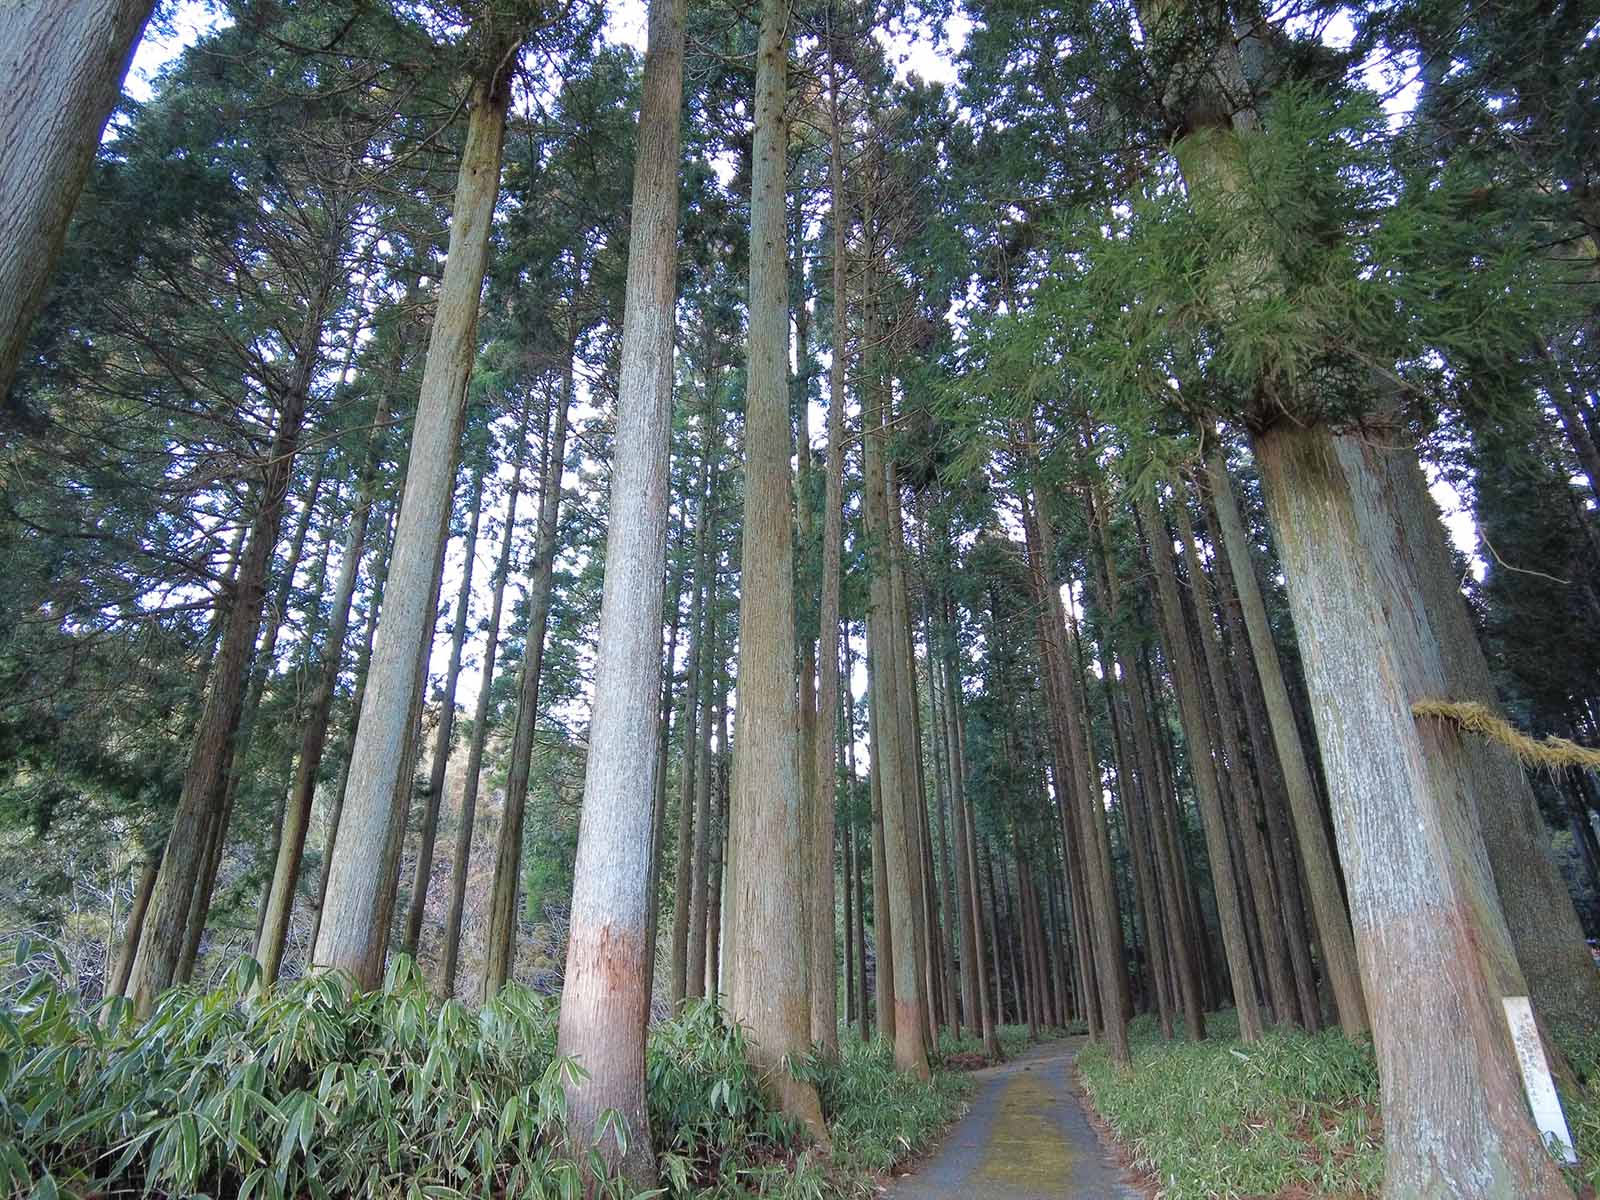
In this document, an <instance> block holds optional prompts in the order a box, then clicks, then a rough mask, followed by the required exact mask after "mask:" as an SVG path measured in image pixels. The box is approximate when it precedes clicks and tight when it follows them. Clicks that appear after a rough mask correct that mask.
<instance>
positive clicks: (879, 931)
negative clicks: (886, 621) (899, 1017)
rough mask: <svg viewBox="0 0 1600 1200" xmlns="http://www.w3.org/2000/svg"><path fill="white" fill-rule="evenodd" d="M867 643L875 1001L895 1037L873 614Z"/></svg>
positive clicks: (882, 1027)
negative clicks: (874, 678) (872, 632)
mask: <svg viewBox="0 0 1600 1200" xmlns="http://www.w3.org/2000/svg"><path fill="white" fill-rule="evenodd" d="M867 625H868V628H869V633H868V635H867V637H868V643H867V663H868V665H867V713H868V726H867V734H868V737H869V739H870V741H871V745H872V763H871V768H870V769H871V776H870V777H869V779H868V784H869V787H870V790H871V793H872V940H873V948H874V951H875V953H876V958H875V960H874V963H873V975H872V984H873V989H872V990H873V997H872V998H873V1004H874V1006H875V1007H876V1009H877V1017H878V1019H877V1022H876V1025H877V1031H878V1036H879V1037H880V1038H884V1039H886V1040H888V1041H891V1042H892V1041H894V936H893V934H892V933H891V932H890V929H889V863H888V858H887V856H886V855H885V853H884V844H883V842H884V838H883V771H882V768H881V767H880V765H879V761H880V757H881V755H882V754H883V750H882V749H881V745H882V744H881V743H880V742H879V741H878V738H879V737H880V736H883V735H881V734H880V733H879V729H880V725H879V720H878V701H877V697H876V694H875V692H874V691H873V673H872V666H871V662H872V653H871V650H872V646H871V633H870V628H871V618H870V617H869V618H868V620H867Z"/></svg>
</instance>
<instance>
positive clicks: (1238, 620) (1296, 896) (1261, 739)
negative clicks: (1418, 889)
mask: <svg viewBox="0 0 1600 1200" xmlns="http://www.w3.org/2000/svg"><path fill="white" fill-rule="evenodd" d="M1201 501H1202V503H1203V505H1204V506H1205V515H1206V523H1207V525H1208V526H1209V527H1210V530H1211V539H1212V542H1213V546H1212V563H1213V566H1214V569H1215V570H1216V574H1217V591H1218V604H1217V608H1218V610H1219V611H1220V612H1221V613H1222V618H1223V623H1224V627H1223V632H1224V633H1225V634H1226V641H1228V642H1231V644H1232V653H1231V654H1230V655H1228V657H1229V658H1230V660H1231V661H1232V664H1233V674H1234V679H1235V681H1236V682H1237V683H1238V685H1239V695H1240V697H1241V698H1242V700H1243V703H1244V709H1245V711H1244V717H1243V721H1242V724H1243V725H1244V727H1245V728H1246V729H1247V730H1248V731H1249V737H1250V756H1251V759H1252V760H1253V761H1254V763H1255V765H1256V777H1257V780H1258V782H1259V784H1260V788H1261V799H1262V804H1263V807H1264V809H1265V815H1266V819H1267V828H1268V830H1269V831H1270V838H1269V841H1268V846H1269V848H1270V849H1271V850H1272V851H1273V854H1274V856H1275V858H1276V859H1277V864H1276V865H1277V880H1278V902H1279V904H1280V905H1281V907H1282V910H1283V918H1284V925H1285V928H1286V931H1287V933H1288V945H1289V957H1290V961H1291V962H1292V964H1293V966H1294V979H1295V990H1296V992H1298V994H1299V998H1300V1014H1301V1022H1302V1023H1303V1024H1304V1025H1305V1027H1306V1028H1307V1029H1308V1030H1310V1031H1311V1032H1313V1033H1315V1032H1316V1031H1317V1030H1318V1029H1320V1028H1321V1027H1322V1011H1321V1008H1322V1006H1321V1002H1320V1000H1319V998H1318V996H1317V983H1316V975H1315V972H1314V970H1313V967H1312V964H1311V936H1310V929H1309V928H1308V926H1307V921H1306V913H1305V905H1304V903H1303V901H1302V891H1301V887H1300V870H1299V866H1298V860H1299V857H1300V856H1299V855H1297V854H1296V853H1295V845H1294V835H1293V831H1292V830H1291V829H1290V827H1289V815H1288V810H1289V802H1288V788H1287V785H1286V783H1285V780H1284V774H1283V769H1282V765H1281V764H1280V762H1279V760H1278V754H1277V750H1276V748H1275V747H1274V746H1273V745H1272V742H1271V718H1270V717H1269V716H1268V715H1267V704H1266V697H1265V696H1264V694H1263V693H1262V690H1261V684H1260V679H1259V676H1258V674H1257V671H1256V668H1255V665H1254V656H1253V655H1252V654H1251V653H1250V638H1249V635H1248V633H1247V632H1246V630H1245V628H1244V618H1243V612H1242V607H1243V606H1242V604H1241V602H1240V599H1239V585H1238V580H1237V579H1236V578H1235V577H1234V571H1233V564H1232V561H1231V560H1230V558H1229V555H1228V552H1227V550H1226V548H1225V547H1224V546H1222V545H1220V544H1216V542H1217V538H1218V536H1219V535H1218V533H1217V526H1218V525H1219V524H1221V521H1220V519H1219V518H1218V516H1217V509H1216V506H1215V504H1213V503H1212V501H1211V497H1210V494H1209V493H1207V492H1203V491H1202V493H1201ZM1245 565H1246V566H1249V562H1248V561H1247V562H1246V564H1245ZM1346 926H1347V928H1348V922H1346Z"/></svg>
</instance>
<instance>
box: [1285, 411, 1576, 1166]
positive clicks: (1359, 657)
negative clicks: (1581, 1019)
mask: <svg viewBox="0 0 1600 1200" xmlns="http://www.w3.org/2000/svg"><path fill="white" fill-rule="evenodd" d="M1255 450H1256V458H1257V462H1258V463H1259V464H1260V468H1261V475H1262V481H1263V485H1264V488H1265V491H1266V497H1267V511H1268V515H1269V517H1270V519H1271V521H1272V526H1273V533H1274V537H1275V540H1276V542H1277V545H1278V548H1279V552H1280V554H1281V555H1282V560H1283V567H1284V576H1285V578H1286V579H1287V581H1288V585H1289V601H1290V607H1291V611H1292V612H1293V615H1294V619H1295V625H1296V627H1297V628H1298V629H1299V630H1300V632H1301V634H1302V652H1303V654H1304V662H1305V666H1306V673H1307V682H1308V683H1309V685H1310V690H1311V696H1312V704H1313V707H1314V711H1315V715H1316V720H1317V730H1318V734H1319V737H1320V738H1321V742H1322V747H1323V753H1324V756H1325V758H1326V759H1327V761H1328V762H1329V766H1330V771H1329V775H1328V783H1329V788H1330V791H1331V793H1332V798H1333V802H1334V813H1335V821H1336V828H1337V831H1338V838H1339V850H1340V857H1341V859H1342V860H1343V862H1344V867H1345V878H1346V880H1347V882H1348V884H1349V889H1350V909H1351V918H1352V924H1353V927H1354V932H1355V939H1356V948H1357V951H1358V953H1359V954H1360V957H1361V964H1362V977H1363V979H1365V980H1366V981H1368V984H1369V988H1368V992H1367V1001H1368V1004H1369V1011H1370V1013H1371V1017H1372V1029H1373V1038H1374V1042H1375V1046H1376V1050H1377V1057H1378V1067H1379V1078H1380V1083H1381V1099H1382V1105H1383V1113H1384V1157H1385V1175H1384V1195H1385V1196H1389V1197H1396V1198H1398V1197H1401V1196H1404V1197H1407V1198H1411V1197H1424V1198H1426V1197H1436V1196H1437V1197H1446V1196H1449V1197H1455V1196H1467V1195H1472V1196H1519V1197H1522V1196H1527V1197H1534V1196H1539V1197H1543V1196H1550V1197H1566V1196H1570V1195H1571V1191H1570V1190H1569V1189H1568V1187H1567V1186H1566V1184H1565V1183H1564V1182H1563V1181H1562V1179H1561V1174H1560V1172H1559V1170H1558V1169H1557V1168H1556V1166H1555V1164H1554V1162H1553V1161H1552V1160H1551V1158H1550V1156H1549V1154H1548V1153H1547V1152H1546V1150H1545V1149H1544V1146H1543V1143H1542V1140H1541V1138H1540V1136H1539V1133H1538V1131H1537V1130H1536V1129H1535V1128H1534V1125H1533V1123H1532V1121H1531V1119H1530V1118H1529V1116H1528V1112H1527V1109H1526V1107H1525V1103H1524V1100H1523V1096H1522V1083H1521V1077H1520V1074H1519V1069H1518V1066H1517V1060H1516V1055H1515V1051H1514V1048H1513V1046H1512V1042H1511V1037H1510V1034H1509V1032H1508V1030H1507V1027H1506V1020H1505V1015H1504V1013H1503V1011H1502V1009H1501V1004H1500V998H1501V996H1502V995H1503V994H1506V993H1507V991H1508V990H1509V989H1510V988H1512V987H1519V985H1520V972H1519V971H1518V969H1517V964H1516V956H1515V953H1514V951H1513V949H1512V945H1511V938H1510V933H1509V931H1508V930H1507V928H1506V924H1505V919H1504V917H1503V915H1502V913H1501V910H1500V905H1499V900H1498V897H1497V895H1496V892H1495V887H1494V879H1493V876H1492V874H1491V872H1490V868H1489V863H1488V857H1487V855H1486V854H1485V852H1484V848H1483V844H1482V841H1481V839H1480V838H1479V835H1478V830H1477V824H1476V814H1475V813H1474V812H1473V798H1474V787H1475V785H1474V782H1473V781H1472V779H1471V777H1470V775H1469V772H1470V771H1472V770H1473V769H1474V768H1476V767H1479V766H1481V765H1482V758H1483V755H1482V754H1479V753H1476V752H1475V751H1474V748H1473V747H1471V746H1469V745H1467V744H1465V743H1463V742H1462V740H1461V738H1460V737H1459V736H1458V735H1457V733H1456V731H1455V730H1453V729H1451V728H1449V727H1446V726H1444V725H1442V724H1441V723H1438V722H1435V721H1427V720H1423V721H1419V720H1417V719H1416V718H1414V717H1413V716H1412V714H1411V704H1412V703H1413V701H1414V700H1416V699H1420V698H1422V697H1423V696H1424V695H1426V694H1429V692H1430V689H1431V688H1435V687H1438V686H1440V685H1441V684H1444V683H1446V682H1447V678H1441V676H1442V675H1444V672H1443V671H1442V670H1441V667H1440V663H1439V661H1438V656H1439V653H1440V647H1439V645H1438V643H1437V642H1435V641H1434V638H1435V636H1436V635H1435V626H1434V620H1435V619H1436V617H1435V615H1434V614H1433V613H1431V612H1429V611H1428V607H1429V603H1428V602H1429V597H1428V594H1427V590H1426V588H1425V587H1421V586H1418V581H1417V580H1416V574H1417V565H1416V562H1415V558H1416V556H1417V555H1418V554H1419V552H1421V553H1423V554H1424V555H1425V554H1426V552H1427V547H1425V546H1420V547H1419V546H1418V545H1417V544H1416V543H1415V542H1414V541H1413V540H1412V537H1411V536H1410V534H1411V532H1412V531H1410V530H1408V529H1407V518H1406V517H1405V516H1404V515H1402V513H1401V511H1400V507H1399V506H1400V505H1401V504H1403V503H1406V502H1410V501H1412V499H1413V497H1412V496H1410V495H1408V494H1406V493H1405V492H1403V491H1402V492H1398V493H1397V492H1396V491H1395V490H1394V487H1393V481H1392V479H1391V478H1390V477H1389V467H1388V465H1387V464H1385V463H1384V462H1383V461H1382V459H1383V456H1384V455H1385V454H1386V453H1390V452H1386V451H1384V450H1381V449H1379V448H1378V447H1377V446H1376V445H1375V444H1364V443H1362V442H1360V441H1358V440H1357V439H1356V438H1354V437H1351V436H1346V437H1336V436H1334V435H1332V434H1330V433H1329V432H1328V431H1327V430H1325V429H1321V428H1316V427H1304V426H1291V425H1289V424H1288V423H1283V424H1280V425H1278V426H1275V427H1272V428H1270V429H1267V430H1265V431H1263V432H1261V433H1258V434H1257V435H1256V437H1255ZM1399 453H1402V454H1403V453H1405V452H1403V451H1402V452H1399ZM1409 470H1411V471H1415V470H1416V467H1415V464H1414V463H1412V464H1410V465H1409ZM1427 515H1428V518H1429V519H1430V520H1432V514H1427ZM1474 760H1478V761H1474ZM1399 964H1403V966H1404V971H1403V973H1400V972H1398V971H1397V965H1399ZM1519 992H1520V989H1519Z"/></svg>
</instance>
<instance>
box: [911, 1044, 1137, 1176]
mask: <svg viewBox="0 0 1600 1200" xmlns="http://www.w3.org/2000/svg"><path fill="white" fill-rule="evenodd" d="M1082 1044H1083V1039H1082V1038H1073V1039H1071V1040H1070V1041H1064V1042H1047V1043H1045V1044H1044V1045H1042V1046H1030V1047H1029V1048H1028V1050H1027V1051H1026V1052H1025V1053H1024V1054H1023V1055H1022V1056H1021V1057H1019V1058H1016V1059H1014V1060H1012V1061H1011V1062H1008V1063H1005V1064H1003V1065H1001V1066H998V1067H990V1068H988V1069H987V1070H983V1071H979V1072H977V1073H976V1074H975V1076H974V1079H975V1081H976V1083H977V1087H978V1090H977V1094H976V1095H975V1096H974V1097H973V1101H972V1110H971V1111H970V1112H969V1113H967V1115H966V1116H965V1117H963V1118H962V1119H961V1120H960V1121H959V1122H957V1123H956V1125H955V1127H954V1128H952V1129H951V1130H950V1132H949V1133H948V1134H947V1135H946V1136H945V1140H944V1142H943V1143H941V1145H940V1146H939V1148H938V1150H936V1151H935V1152H934V1153H933V1155H932V1156H931V1157H930V1158H928V1159H927V1160H925V1161H924V1162H923V1163H922V1164H921V1165H920V1166H919V1167H918V1168H917V1170H916V1171H915V1172H914V1173H913V1174H911V1175H907V1176H905V1177H904V1178H902V1179H899V1180H897V1181H896V1182H895V1184H894V1185H893V1186H892V1187H890V1188H889V1190H888V1195H889V1196H890V1197H892V1198H893V1200H1100V1198H1101V1197H1104V1198H1106V1200H1137V1197H1139V1195H1140V1193H1139V1191H1138V1190H1137V1189H1135V1188H1134V1187H1133V1186H1132V1184H1130V1183H1128V1182H1127V1178H1126V1176H1125V1175H1124V1174H1123V1172H1122V1170H1121V1168H1119V1167H1118V1166H1117V1165H1116V1163H1115V1162H1114V1161H1113V1160H1112V1158H1111V1156H1110V1154H1109V1153H1108V1152H1107V1150H1106V1149H1105V1147H1104V1146H1102V1145H1101V1143H1100V1139H1099V1137H1098V1136H1097V1135H1096V1133H1095V1131H1094V1129H1093V1127H1092V1126H1090V1124H1089V1122H1088V1119H1087V1118H1086V1117H1085V1115H1084V1111H1083V1108H1082V1106H1081V1105H1080V1104H1079V1102H1078V1097H1077V1094H1076V1092H1075V1091H1074V1089H1073V1086H1072V1061H1073V1058H1074V1057H1075V1056H1076V1055H1077V1052H1078V1047H1079V1046H1081V1045H1082Z"/></svg>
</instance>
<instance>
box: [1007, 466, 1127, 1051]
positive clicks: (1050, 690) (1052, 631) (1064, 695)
mask: <svg viewBox="0 0 1600 1200" xmlns="http://www.w3.org/2000/svg"><path fill="white" fill-rule="evenodd" d="M1018 498H1019V499H1020V501H1021V503H1022V519H1023V530H1024V536H1025V538H1026V542H1027V548H1028V559H1029V568H1030V572H1031V576H1032V582H1033V589H1034V595H1035V598H1036V600H1037V602H1038V605H1039V618H1038V622H1039V623H1038V633H1039V642H1040V651H1041V657H1042V658H1043V660H1044V667H1045V683H1046V689H1045V690H1046V697H1047V703H1048V704H1049V706H1050V709H1051V711H1052V713H1053V714H1054V719H1053V720H1052V721H1051V723H1050V725H1051V729H1052V731H1053V732H1054V733H1055V735H1056V739H1057V742H1056V764H1057V769H1058V772H1059V774H1058V777H1057V780H1056V782H1057V783H1058V784H1061V785H1063V786H1062V787H1061V788H1060V801H1061V812H1062V814H1063V819H1067V818H1069V817H1070V820H1071V824H1072V829H1070V830H1067V829H1064V830H1063V836H1064V837H1065V838H1066V839H1067V840H1068V841H1071V840H1072V839H1073V838H1076V839H1077V841H1078V844H1079V845H1080V846H1081V847H1082V851H1081V853H1080V855H1079V859H1078V861H1079V862H1080V863H1081V864H1082V867H1083V872H1084V893H1085V896H1086V898H1087V900H1088V902H1089V913H1088V917H1089V932H1090V936H1089V943H1090V946H1091V947H1092V950H1093V954H1094V973H1095V978H1096V982H1097V984H1098V988H1099V1001H1100V1004H1099V1008H1100V1021H1101V1024H1102V1026H1103V1032H1104V1034H1105V1037H1106V1049H1107V1052H1108V1053H1109V1054H1110V1056H1111V1060H1112V1061H1113V1062H1114V1063H1115V1064H1117V1065H1118V1066H1119V1067H1126V1066H1127V1065H1128V1064H1129V1062H1130V1061H1131V1060H1130V1058H1129V1051H1128V1026H1127V1017H1126V1011H1127V1007H1128V976H1127V965H1126V960H1125V959H1124V955H1123V945H1122V918H1121V914H1120V912H1119V905H1118V903H1117V895H1116V891H1115V888H1114V884H1113V880H1112V874H1111V849H1110V838H1109V834H1108V831H1107V829H1106V813H1105V804H1104V802H1103V801H1102V799H1101V796H1100V791H1099V780H1098V778H1097V776H1098V774H1099V772H1098V769H1097V768H1096V767H1095V765H1094V762H1093V757H1092V747H1091V746H1090V743H1089V738H1088V731H1087V727H1086V724H1085V715H1086V714H1085V713H1084V711H1083V695H1082V687H1081V684H1080V682H1079V678H1078V673H1077V667H1076V665H1075V664H1073V663H1071V662H1069V661H1068V655H1067V649H1066V644H1065V642H1066V635H1067V629H1066V614H1065V611H1064V609H1063V606H1062V603H1061V594H1060V592H1059V591H1057V590H1056V588H1055V585H1054V581H1053V580H1052V579H1051V578H1050V576H1049V574H1048V571H1049V565H1050V563H1051V561H1052V558H1053V554H1052V541H1053V539H1052V537H1051V532H1050V530H1049V528H1048V524H1049V522H1048V518H1047V517H1045V515H1044V514H1042V513H1040V512H1039V511H1038V510H1037V507H1036V505H1035V503H1034V501H1033V499H1032V497H1031V496H1030V495H1029V491H1028V489H1027V488H1026V487H1025V486H1020V485H1019V487H1018Z"/></svg>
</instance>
